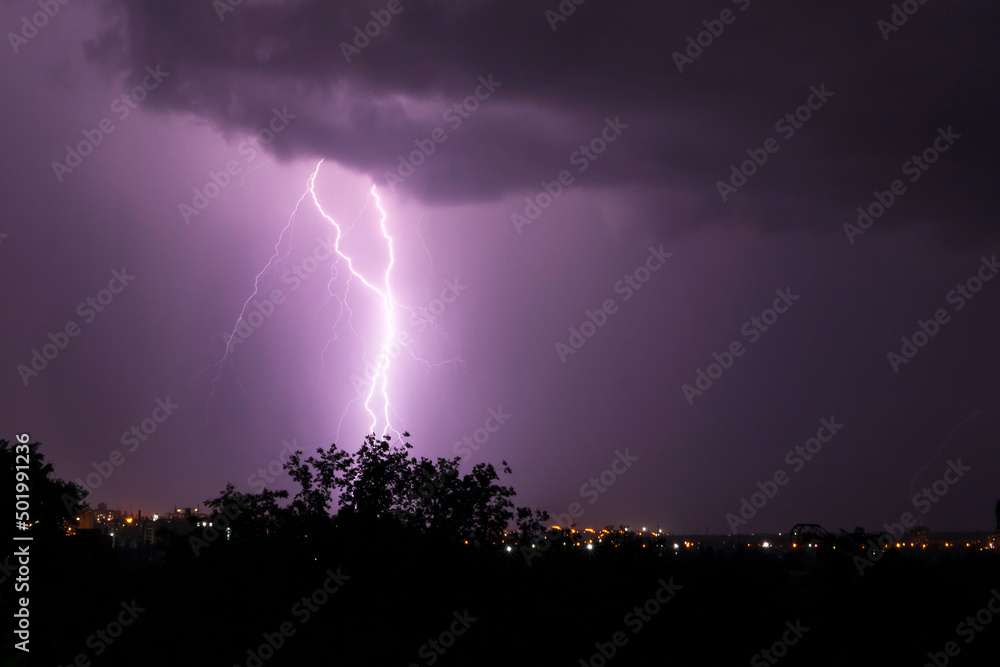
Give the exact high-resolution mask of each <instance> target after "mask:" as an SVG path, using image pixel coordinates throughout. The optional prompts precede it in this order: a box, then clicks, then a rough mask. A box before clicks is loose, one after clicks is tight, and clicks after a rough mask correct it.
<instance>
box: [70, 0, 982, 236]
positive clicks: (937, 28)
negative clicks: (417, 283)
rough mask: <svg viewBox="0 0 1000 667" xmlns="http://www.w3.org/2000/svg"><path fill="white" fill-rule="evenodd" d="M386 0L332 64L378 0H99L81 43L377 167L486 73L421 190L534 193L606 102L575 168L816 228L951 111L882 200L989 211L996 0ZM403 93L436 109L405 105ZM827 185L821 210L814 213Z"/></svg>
mask: <svg viewBox="0 0 1000 667" xmlns="http://www.w3.org/2000/svg"><path fill="white" fill-rule="evenodd" d="M399 2H400V4H399V5H398V7H399V8H401V9H399V12H398V13H397V14H396V15H392V16H391V20H389V22H388V25H386V27H384V28H380V31H379V34H377V35H376V36H375V37H372V38H371V41H370V43H369V44H368V45H367V46H364V48H362V49H360V50H359V51H360V52H352V53H350V60H351V62H350V63H348V62H347V57H345V53H344V46H343V43H345V42H347V43H351V42H352V41H353V40H354V37H355V28H358V27H361V28H363V26H364V25H365V24H366V23H367V22H369V21H372V20H373V17H372V15H371V12H372V11H376V12H379V11H384V10H385V9H386V7H387V4H388V3H385V2H381V1H375V2H338V3H328V2H320V1H319V0H315V1H311V0H304V1H302V2H288V3H275V2H268V3H251V2H242V3H240V4H235V3H234V4H233V5H232V6H231V7H229V10H227V11H221V10H219V7H220V6H224V5H223V3H222V0H220V1H219V2H216V3H215V4H214V5H213V4H211V3H208V2H204V1H203V0H190V1H184V0H182V1H180V2H169V3H165V2H132V1H129V2H120V3H117V2H112V3H111V4H110V6H111V7H112V8H113V9H112V11H117V12H119V13H120V18H119V20H118V21H117V22H116V23H115V26H116V27H115V28H114V29H113V30H112V31H111V32H109V33H108V34H105V35H103V36H100V37H99V38H97V39H95V40H94V41H93V42H92V43H91V44H90V45H89V51H90V53H91V54H92V55H93V56H94V57H97V58H100V59H102V60H103V61H104V62H106V63H109V64H117V65H122V64H124V66H125V67H127V68H128V69H129V70H131V72H133V73H134V77H136V80H138V78H139V77H141V75H142V72H143V71H144V68H145V67H146V66H147V65H149V64H152V63H162V64H163V65H164V67H167V68H169V70H170V71H171V73H172V78H171V81H170V85H169V86H168V88H169V90H168V91H167V92H166V93H165V94H162V95H158V96H157V99H156V100H155V101H153V102H152V104H155V105H158V106H159V107H161V108H163V109H165V110H175V111H190V112H194V113H196V114H199V115H201V116H203V117H205V118H208V119H211V120H212V121H213V122H215V123H217V124H218V125H219V126H220V127H221V128H223V129H242V130H251V131H252V130H256V129H257V128H259V127H262V126H263V124H264V123H265V122H266V119H267V118H268V117H269V116H270V115H271V113H272V111H271V109H272V107H273V106H275V105H276V104H277V105H279V106H280V105H287V106H288V108H289V109H290V110H293V111H294V112H298V113H299V122H298V127H297V129H296V131H295V132H290V133H288V134H287V136H284V137H281V140H280V141H276V142H275V145H274V149H275V150H276V151H277V152H278V153H279V154H281V155H284V156H286V157H292V156H295V155H310V156H315V155H322V156H325V157H330V158H333V159H335V160H337V161H338V162H341V163H342V164H345V165H348V166H350V167H352V168H355V169H358V170H361V171H364V172H368V173H370V174H371V175H372V176H374V177H375V178H377V179H382V182H384V173H385V172H386V171H387V170H393V169H395V168H396V167H397V166H398V157H397V156H398V155H399V154H407V153H409V152H410V151H412V150H414V149H415V146H414V140H415V139H425V138H427V137H428V136H429V135H430V133H431V131H432V130H433V129H434V128H435V127H444V128H445V129H446V130H447V129H448V127H447V124H445V123H443V122H442V120H441V116H442V112H441V110H442V109H445V108H446V107H448V106H450V105H451V104H454V103H455V102H457V101H459V100H461V99H463V98H465V97H466V96H468V95H471V94H472V93H473V92H474V90H475V88H476V86H477V85H478V84H477V77H479V76H486V75H489V74H492V75H493V76H494V77H495V79H496V80H497V81H500V82H501V83H502V86H501V88H500V89H499V90H498V91H496V92H495V93H494V96H495V98H494V99H492V100H489V101H486V102H484V103H483V104H482V107H481V109H479V110H478V111H477V112H476V113H475V115H474V117H473V118H470V119H469V120H468V121H466V126H465V127H462V128H461V130H460V131H456V132H455V133H454V134H453V135H452V136H449V138H448V143H447V145H446V146H442V148H441V153H442V154H443V155H439V156H437V157H433V156H432V158H431V159H429V160H427V163H426V164H425V165H424V166H423V167H422V168H420V169H418V170H417V171H416V173H415V175H413V176H412V177H411V178H409V179H408V180H407V182H406V184H405V185H404V186H403V187H404V188H406V189H407V190H409V191H410V192H412V193H414V194H415V195H416V196H418V197H420V198H421V199H423V200H425V201H430V202H460V201H483V200H490V199H494V198H497V197H500V196H503V195H505V194H509V193H512V192H534V191H537V190H538V187H539V186H538V183H539V181H540V180H541V179H543V178H545V179H552V178H554V177H555V176H556V174H558V172H559V171H560V170H562V169H565V168H567V167H569V163H568V160H569V156H570V154H571V153H572V151H573V150H574V149H575V148H576V147H578V146H579V145H580V144H581V143H583V142H588V141H590V140H591V139H592V138H594V137H596V136H597V133H598V132H599V131H600V129H601V125H602V120H603V119H604V118H605V117H606V116H611V117H615V116H618V115H620V116H621V119H622V122H624V123H627V124H628V125H629V130H628V133H627V136H626V137H625V139H624V140H623V141H622V142H621V143H620V145H617V146H614V147H613V149H612V148H609V150H608V154H607V156H605V159H604V160H603V162H604V164H602V165H601V167H600V169H594V170H592V171H591V173H590V174H588V175H587V178H588V179H589V180H588V182H589V183H590V184H591V185H606V186H615V185H623V184H639V185H643V186H648V188H649V190H650V191H651V192H655V191H656V190H658V189H660V188H663V187H670V188H678V187H683V188H685V189H687V190H689V191H693V192H695V193H697V194H698V196H700V197H701V198H702V201H703V205H702V207H701V212H700V214H699V216H698V217H699V218H700V221H704V220H720V219H726V218H730V217H735V218H738V219H739V220H741V221H745V220H751V221H753V222H755V223H757V224H760V225H764V224H766V225H768V226H772V227H783V226H803V225H805V226H810V225H821V224H822V225H823V226H826V225H827V224H829V223H833V224H839V223H840V222H843V221H844V220H846V219H848V218H849V216H850V214H851V213H852V211H853V210H854V209H856V208H857V206H859V205H867V204H868V203H869V201H870V200H871V199H872V197H871V194H872V192H873V191H874V190H875V189H876V188H878V189H881V190H884V189H887V188H888V187H889V184H890V183H891V181H892V180H894V179H897V178H904V179H905V178H906V176H904V175H903V174H902V173H901V167H902V165H903V163H904V162H905V161H906V160H907V159H909V158H910V157H911V156H912V155H913V154H915V153H918V152H919V151H922V150H923V149H924V148H926V147H927V146H929V145H931V142H932V141H933V140H934V138H935V135H936V133H937V129H938V128H939V127H944V128H947V127H949V126H952V127H953V128H954V132H955V133H957V134H959V135H961V137H962V139H961V142H960V144H959V145H958V147H957V149H955V150H953V151H952V153H951V154H948V155H946V156H942V157H941V160H940V161H941V163H942V164H947V165H948V166H947V167H937V168H935V169H934V171H935V172H937V173H933V174H932V175H931V177H930V178H925V179H924V182H922V183H914V184H913V187H912V189H910V190H909V191H908V196H906V197H904V198H903V199H904V200H905V201H903V202H901V203H902V205H903V207H905V210H907V211H909V212H910V213H912V214H913V215H912V216H911V219H912V220H915V221H929V222H935V223H939V224H941V225H942V226H944V227H949V228H953V227H955V226H960V227H963V228H965V229H966V230H968V229H969V228H975V227H978V226H980V225H982V224H984V223H985V222H986V219H985V216H984V214H983V213H982V211H984V210H988V207H984V203H985V201H986V198H987V197H988V194H987V193H988V191H989V187H990V183H991V182H992V181H993V179H994V177H995V167H993V166H992V165H993V162H994V160H993V156H992V154H991V153H990V151H989V150H988V149H987V148H986V147H987V146H988V145H991V144H992V143H993V142H994V141H995V139H996V134H997V132H996V129H995V123H994V122H993V120H992V108H993V106H994V103H993V102H994V100H995V95H994V93H993V92H992V90H991V89H990V88H991V87H990V85H989V84H990V82H992V81H995V80H996V79H997V76H996V75H997V65H996V63H995V60H993V59H990V58H983V57H981V53H982V51H983V50H984V48H985V47H986V46H987V45H986V43H985V42H986V40H988V39H990V37H989V31H988V26H990V25H993V24H995V19H996V17H997V14H998V11H1000V10H998V9H997V8H996V7H995V6H993V5H989V4H987V3H975V4H974V5H973V6H961V7H956V6H953V5H944V4H929V5H927V4H925V5H918V4H917V3H916V2H914V3H913V7H919V9H918V10H917V11H916V13H914V14H913V15H912V16H909V17H908V18H907V21H906V23H904V24H902V25H901V26H899V29H898V30H891V31H890V30H887V29H885V28H884V27H883V28H880V27H879V25H878V23H877V22H878V21H879V20H885V21H888V20H890V17H891V14H892V12H893V8H892V5H891V4H890V3H888V2H886V3H875V4H872V3H860V2H850V3H820V4H816V3H808V4H806V3H793V2H768V3H764V2H758V1H757V0H732V2H721V1H720V2H716V3H703V2H699V3H695V2H680V3H676V2H672V3H663V4H660V3H640V2H595V1H591V2H585V3H583V4H582V5H579V6H575V5H572V4H571V3H570V1H569V0H566V2H564V3H563V5H564V7H569V6H575V7H576V8H575V11H573V13H572V14H571V15H569V16H568V17H566V20H558V21H557V20H555V19H553V18H552V16H553V15H552V14H550V15H548V16H547V15H546V11H548V10H552V11H557V10H558V7H559V3H558V2H556V0H551V2H537V1H536V0H530V1H529V0H504V1H503V2H500V1H499V0H497V1H493V0H480V1H477V2H465V3H459V2H452V1H448V2H444V1H438V2H433V1H429V0H424V1H421V2H410V1H409V0H399ZM723 10H728V11H730V12H732V14H731V16H727V17H726V18H729V19H730V23H729V24H728V25H723V24H721V23H718V22H716V23H714V24H713V25H714V26H715V28H716V30H718V29H719V27H720V26H722V28H723V30H722V33H721V34H719V35H718V36H716V37H714V38H713V43H711V44H710V45H709V46H707V47H705V48H704V49H703V52H702V53H701V54H700V55H698V54H697V51H696V50H692V52H691V53H693V54H695V56H696V57H694V58H693V62H688V63H686V64H683V65H682V67H683V72H679V71H678V65H677V59H676V58H675V57H674V55H673V54H674V53H675V52H684V51H685V48H686V47H687V44H688V43H687V38H688V37H696V36H697V35H698V33H699V32H702V31H704V30H706V26H705V25H703V22H704V21H717V19H718V18H719V16H720V13H721V12H722V11H723ZM220 16H221V18H220ZM381 16H382V17H383V18H384V17H386V16H390V15H389V14H388V13H383V14H382V15H381ZM553 25H554V26H555V28H554V29H553ZM373 32H374V30H373ZM886 36H887V38H886ZM702 39H703V41H704V42H707V41H708V40H707V37H704V36H703V38H702ZM359 43H360V44H364V42H363V41H360V42H359ZM824 84H825V86H826V89H827V90H829V91H831V92H832V93H833V97H832V98H830V99H829V100H827V102H826V103H825V104H824V105H823V108H821V109H819V110H817V111H815V112H814V116H813V118H812V119H811V120H809V121H808V122H807V123H806V124H805V125H804V126H803V127H802V128H801V129H798V130H796V132H795V135H794V136H791V135H787V134H786V135H785V137H783V136H782V134H781V133H780V132H778V131H776V128H775V123H776V121H778V120H780V119H781V118H782V117H783V116H784V115H785V114H786V113H788V112H793V111H794V110H795V109H796V108H797V107H799V106H800V105H803V104H805V103H806V102H807V99H808V98H809V96H810V94H811V93H810V87H811V86H821V85H824ZM420 102H430V103H432V109H433V111H431V112H426V113H417V106H418V105H419V103H420ZM769 137H773V138H775V139H776V140H777V141H778V144H779V148H778V151H779V152H777V153H775V154H773V155H771V156H769V157H770V162H771V163H772V164H765V165H764V166H763V167H762V168H761V169H760V171H759V172H758V173H757V174H755V175H754V176H752V177H751V178H750V179H749V183H748V185H747V186H746V187H745V188H741V189H740V191H739V192H738V193H737V194H734V195H731V196H729V197H728V198H727V200H728V201H726V202H724V201H723V200H722V198H721V196H720V193H719V191H718V189H717V186H716V183H717V181H719V180H722V179H726V178H728V177H729V174H730V166H731V165H732V164H738V163H740V162H741V161H743V160H746V159H747V155H746V153H745V151H746V150H747V149H759V148H761V146H762V145H763V143H764V142H765V140H766V139H767V138H769ZM786 137H787V138H786ZM919 138H924V139H925V141H922V140H919ZM792 193H799V194H796V195H793V194H792ZM802 193H805V194H802ZM654 198H655V195H654ZM831 203H835V205H836V206H835V208H834V209H833V211H834V212H833V213H831V214H830V216H831V217H829V218H828V219H824V220H819V219H818V218H817V214H816V211H817V210H818V209H826V210H827V211H828V212H829V210H830V208H829V206H828V205H829V204H831ZM918 214H919V215H918ZM765 218H766V219H767V222H766V223H765V222H764V219H765ZM901 220H903V218H902V217H901V216H893V222H892V223H891V224H895V223H897V222H900V221H901ZM689 222H691V221H689ZM885 224H890V223H889V222H887V223H885Z"/></svg>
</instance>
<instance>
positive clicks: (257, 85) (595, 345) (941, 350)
mask: <svg viewBox="0 0 1000 667" xmlns="http://www.w3.org/2000/svg"><path fill="white" fill-rule="evenodd" d="M220 3H221V5H222V6H223V7H224V8H222V9H220V8H219V7H218V5H219V4H220ZM220 3H215V4H213V3H208V2H195V1H194V0H179V1H177V2H169V3H164V2H153V1H146V0H142V1H129V2H125V1H124V0H100V1H93V2H82V1H79V2H71V3H67V4H65V5H62V4H58V3H57V4H58V11H57V12H56V13H54V14H52V15H48V14H47V15H46V16H45V18H44V21H43V20H42V19H37V21H36V18H35V17H36V16H37V14H38V12H39V11H42V10H41V9H39V4H38V3H37V2H29V1H22V0H15V1H11V2H7V3H4V4H3V6H2V8H0V25H2V26H3V27H4V32H5V34H7V40H6V41H7V47H6V48H7V53H6V54H4V56H3V57H2V59H0V77H2V83H3V86H4V90H6V91H8V99H7V101H6V103H5V104H4V106H3V111H2V114H3V123H2V125H0V134H2V137H3V145H4V148H5V150H4V151H3V152H2V153H0V175H2V180H0V202H2V204H0V205H2V207H3V216H2V221H3V222H2V227H0V234H3V236H0V258H2V260H3V266H4V271H5V272H6V278H7V279H6V283H5V284H6V285H7V289H6V295H5V300H4V312H5V314H6V316H7V317H6V326H5V327H4V328H3V334H2V337H3V345H2V350H3V365H2V369H3V374H2V377H0V382H2V383H3V385H2V386H3V396H4V401H3V403H2V406H0V423H2V424H3V425H4V428H5V429H6V431H7V432H6V434H5V435H3V436H0V437H4V438H7V439H11V438H12V436H13V434H15V433H19V432H24V431H27V432H28V433H30V434H31V436H32V438H33V439H37V440H41V441H42V443H43V448H42V452H43V453H44V454H45V455H46V456H47V457H48V458H49V460H51V461H52V462H53V463H54V465H55V468H56V474H57V475H58V476H60V477H63V478H67V479H76V478H81V479H84V478H86V477H87V476H88V474H92V473H94V472H95V470H96V469H98V468H100V467H101V464H102V462H104V461H108V460H109V458H110V457H111V455H112V453H113V452H115V451H118V452H119V453H120V454H121V457H122V459H123V461H122V463H121V464H120V465H117V466H114V468H113V472H112V473H111V474H110V475H109V476H107V477H106V478H103V477H102V478H101V479H100V483H99V485H97V486H96V487H95V488H94V490H93V497H92V499H91V503H92V504H94V503H96V502H107V503H108V504H109V505H112V506H123V507H124V506H128V505H131V506H132V507H133V508H134V509H135V508H139V507H141V508H142V509H143V510H144V511H162V510H167V509H170V508H171V507H173V506H174V505H179V506H196V505H198V504H199V503H201V502H202V501H204V500H205V499H207V498H210V497H213V496H214V495H217V493H218V492H219V491H220V490H221V489H222V488H223V487H224V485H225V483H226V482H227V481H232V482H233V483H234V484H236V485H237V487H238V488H241V489H243V490H247V488H248V487H247V480H248V479H249V478H250V477H251V476H252V475H254V474H255V473H256V472H257V471H258V470H259V469H260V468H261V467H265V468H266V466H267V465H268V464H269V463H270V462H272V461H274V460H276V459H278V458H279V456H280V455H281V453H282V451H283V449H284V448H285V445H284V444H283V443H286V442H287V443H290V442H294V443H296V446H297V448H299V449H302V450H304V451H306V452H308V453H312V452H314V451H315V450H316V448H318V447H324V448H325V447H328V446H329V445H330V444H331V443H333V442H336V443H337V445H338V446H341V447H345V448H347V449H350V450H352V451H353V450H354V449H356V448H357V447H359V446H360V445H361V443H362V440H363V438H364V435H365V434H366V433H369V432H372V431H375V432H378V433H382V432H386V431H387V432H388V433H390V434H396V433H398V432H401V431H403V430H407V431H409V432H410V433H411V434H412V437H411V438H410V441H411V442H412V443H413V444H414V448H415V449H414V453H415V454H416V455H417V456H427V457H429V458H436V457H438V456H445V457H454V456H460V457H461V458H462V467H463V469H464V470H466V471H467V470H468V469H469V468H470V467H471V466H473V465H475V464H476V463H479V462H481V461H489V462H493V463H494V464H499V462H500V461H501V460H506V461H508V462H509V463H510V465H511V467H512V469H513V471H514V475H513V476H512V477H511V478H510V483H511V484H513V485H514V486H515V488H516V489H517V491H518V504H525V505H531V506H534V507H541V508H544V509H547V510H549V512H550V513H552V514H553V515H560V514H566V513H568V512H569V511H570V508H571V507H573V506H574V504H576V505H577V506H578V507H579V508H580V509H581V510H582V512H581V513H580V516H579V517H578V518H577V521H578V523H579V525H581V526H583V525H586V526H591V527H601V526H604V525H607V524H614V525H618V524H620V523H631V524H632V525H633V526H639V525H652V526H657V525H658V526H660V527H663V528H664V529H667V530H670V531H674V532H694V531H697V532H703V531H705V530H706V529H708V530H709V531H710V532H713V533H723V532H729V531H730V530H731V529H732V528H733V524H732V521H731V520H730V519H728V518H727V517H729V516H730V515H736V516H739V512H740V510H741V507H742V506H743V505H744V500H746V501H747V502H750V500H751V498H752V496H753V495H754V494H755V493H758V492H760V493H765V492H764V491H763V489H765V488H766V489H774V490H775V492H774V493H773V494H769V497H768V498H767V501H766V503H765V504H764V505H762V506H760V507H755V508H754V509H755V510H756V511H755V512H753V516H752V517H750V518H748V519H745V523H744V524H741V525H738V526H737V528H738V529H739V530H740V531H742V532H749V531H752V530H757V531H785V530H788V529H789V528H790V527H791V526H792V525H793V524H795V523H798V522H818V523H821V524H823V525H824V526H826V527H827V528H830V529H836V528H838V527H840V528H844V529H847V530H853V528H854V527H855V526H858V525H861V526H865V527H866V528H868V529H870V530H874V529H877V528H878V527H880V526H881V525H882V524H883V523H884V522H887V521H894V520H898V517H899V515H900V513H901V512H903V511H907V510H911V511H912V510H913V509H914V507H915V502H919V503H920V506H921V507H923V504H922V503H923V502H924V500H926V499H924V500H918V501H915V500H914V495H915V494H920V493H921V489H922V488H923V487H927V488H931V487H932V485H933V483H934V482H935V481H936V480H938V479H941V478H942V476H943V475H944V474H945V473H946V471H948V470H950V469H953V468H950V464H949V462H952V463H954V462H956V461H958V460H959V459H961V465H963V466H967V467H969V468H970V469H969V470H968V471H967V472H964V474H963V476H962V477H961V478H960V479H959V480H958V481H957V483H955V484H953V485H949V486H948V491H947V495H946V496H943V497H940V498H938V499H937V500H935V501H934V502H930V501H927V502H928V503H929V504H928V510H927V512H926V513H924V515H923V516H922V519H921V520H922V521H923V522H924V523H925V524H926V525H928V526H930V527H931V528H955V529H972V528H976V527H980V526H981V525H982V524H984V522H988V521H992V518H991V517H992V508H993V505H994V504H995V502H996V499H997V497H1000V496H998V494H1000V474H998V464H1000V453H998V452H997V450H996V447H994V446H993V445H994V440H995V433H996V431H997V427H998V425H1000V422H998V413H997V409H996V407H997V401H998V390H1000V385H998V383H997V379H996V372H995V369H996V367H997V363H998V361H1000V358H998V352H997V347H996V343H995V341H996V334H997V325H998V324H1000V318H998V315H1000V308H998V305H1000V281H995V280H993V277H994V276H995V274H996V273H997V271H998V267H997V263H996V259H995V257H996V256H997V254H998V253H1000V243H998V238H997V233H996V231H997V230H996V202H995V194H994V192H995V187H994V186H995V183H996V178H997V173H996V171H997V170H996V159H995V158H996V151H997V149H998V148H1000V142H998V130H997V125H996V122H995V118H994V115H995V114H994V109H995V103H996V93H995V92H994V85H993V82H994V81H996V80H997V74H998V72H997V67H998V65H997V63H998V60H997V59H996V58H995V57H993V51H994V50H995V47H994V46H993V38H992V33H990V32H989V31H988V27H989V26H991V25H995V24H996V18H997V16H996V15H997V12H998V11H1000V10H998V9H997V8H996V7H995V6H993V5H991V4H988V3H985V2H973V3H965V4H963V5H961V6H951V5H944V4H937V5H936V4H933V3H926V4H924V5H920V8H919V11H917V12H916V13H914V14H912V15H909V16H908V19H907V21H906V22H905V23H903V24H901V25H896V24H895V23H894V22H893V19H892V12H893V9H892V3H886V4H884V5H882V4H878V3H876V4H871V3H861V2H847V3H839V4H830V3H826V4H822V5H817V6H812V5H802V4H801V3H793V2H791V1H790V0H787V1H786V0H782V1H780V2H768V3H764V2H757V1H756V0H738V1H736V2H728V1H720V2H719V3H717V4H716V5H713V6H709V5H706V4H704V3H695V2H676V3H641V2H635V1H632V0H626V1H623V2H615V3H610V2H606V3H602V2H588V3H584V4H582V5H574V6H575V7H576V9H575V10H574V11H573V12H572V13H571V14H568V15H565V14H564V13H562V12H561V10H560V9H559V6H560V5H559V3H558V2H551V3H545V2H542V3H538V2H529V1H528V0H507V1H506V2H503V3H501V2H499V1H498V0H475V1H463V2H458V1H457V0H422V1H421V2H412V3H411V2H408V1H404V2H401V3H400V4H399V5H398V8H399V11H397V12H395V13H391V20H388V21H382V22H381V23H380V22H378V16H382V17H383V19H384V15H382V14H378V13H379V12H381V11H383V10H384V11H389V10H388V9H387V4H386V3H385V2H381V1H374V2H359V1H350V2H337V3H325V2H320V1H319V0H297V1H288V2H277V1H262V0H261V1H251V0H244V2H242V3H239V4H236V3H233V2H226V0H220ZM563 4H564V5H565V4H567V3H563ZM372 12H376V16H375V18H373V15H372ZM726 12H728V13H726ZM554 16H555V17H554ZM25 21H27V23H25ZM372 21H376V24H375V27H374V28H373V27H371V26H370V25H369V24H370V23H371V22H372ZM382 23H384V25H383V24H382ZM887 25H890V26H892V27H891V28H887V27H886V26H887ZM366 30H367V31H368V33H367V35H366V34H365V31H366ZM359 31H360V33H361V35H362V36H364V37H366V39H361V38H360V37H359ZM10 35H14V37H11V36H10ZM380 355H382V356H381V360H380ZM386 362H387V363H386ZM164 406H175V407H169V409H168V408H165V407H164ZM168 413H169V414H168ZM832 425H842V426H839V427H834V426H832ZM626 462H627V464H626ZM777 479H784V480H785V482H784V483H778V482H777V481H775V480H777ZM770 482H774V484H775V485H776V486H775V487H772V486H771V485H770ZM274 484H275V485H276V487H278V488H291V482H290V480H289V479H287V476H285V475H284V474H282V475H279V477H278V479H277V480H276V481H275V482H274ZM759 498H760V496H758V500H759ZM758 504H759V503H758ZM745 513H746V514H750V512H749V511H747V512H745Z"/></svg>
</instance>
